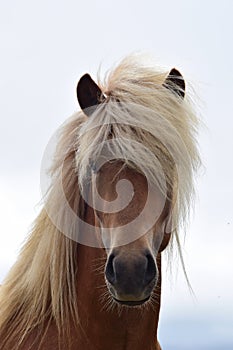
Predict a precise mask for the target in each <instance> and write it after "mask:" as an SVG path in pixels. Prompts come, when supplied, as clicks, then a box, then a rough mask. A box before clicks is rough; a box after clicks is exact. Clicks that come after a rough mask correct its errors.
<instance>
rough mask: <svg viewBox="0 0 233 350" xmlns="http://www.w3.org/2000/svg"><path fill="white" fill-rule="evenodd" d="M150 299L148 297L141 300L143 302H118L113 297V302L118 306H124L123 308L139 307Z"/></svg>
mask: <svg viewBox="0 0 233 350" xmlns="http://www.w3.org/2000/svg"><path fill="white" fill-rule="evenodd" d="M149 299H150V295H149V296H148V297H147V298H145V299H143V300H129V301H127V300H119V299H116V298H114V297H113V300H115V301H116V302H117V303H118V304H120V305H125V306H130V307H135V306H140V305H143V304H144V303H146V302H147V301H148V300H149Z"/></svg>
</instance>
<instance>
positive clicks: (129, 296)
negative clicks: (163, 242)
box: [105, 250, 158, 306]
mask: <svg viewBox="0 0 233 350" xmlns="http://www.w3.org/2000/svg"><path fill="white" fill-rule="evenodd" d="M105 279H106V284H107V286H108V289H109V292H110V294H111V295H112V297H113V299H114V300H115V301H116V302H118V303H119V304H121V305H127V306H138V305H142V304H144V303H145V302H146V301H148V300H149V299H150V296H151V293H152V291H153V289H154V287H155V285H156V283H157V280H158V269H157V265H156V262H155V260H154V258H153V256H152V255H151V253H150V252H148V251H146V252H144V253H140V254H138V253H135V252H133V253H127V254H126V253H122V254H121V253H116V252H114V250H113V251H112V252H111V254H110V255H109V257H108V260H107V263H106V268H105Z"/></svg>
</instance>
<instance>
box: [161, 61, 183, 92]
mask: <svg viewBox="0 0 233 350" xmlns="http://www.w3.org/2000/svg"><path fill="white" fill-rule="evenodd" d="M163 86H164V87H166V88H167V89H169V90H171V91H172V92H174V93H175V94H176V95H178V96H180V97H182V98H184V95H185V81H184V78H183V76H182V74H181V73H180V72H179V71H178V70H177V69H176V68H173V69H172V70H171V71H170V73H169V74H168V76H167V78H166V80H165V82H164V83H163Z"/></svg>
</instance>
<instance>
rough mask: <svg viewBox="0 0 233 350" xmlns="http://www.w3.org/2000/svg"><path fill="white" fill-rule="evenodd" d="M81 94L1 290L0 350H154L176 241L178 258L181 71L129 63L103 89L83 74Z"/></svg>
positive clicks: (191, 162)
mask: <svg viewBox="0 0 233 350" xmlns="http://www.w3.org/2000/svg"><path fill="white" fill-rule="evenodd" d="M77 97H78V101H79V104H80V107H81V111H80V112H78V113H76V114H75V115H74V116H73V117H72V118H71V119H70V120H69V121H68V122H67V123H66V124H65V125H64V126H62V128H61V130H60V134H59V141H58V144H57V147H56V151H55V155H54V157H53V164H52V166H51V168H50V176H51V182H50V186H49V189H48V191H47V193H46V195H45V199H44V201H45V204H44V208H43V209H42V210H41V213H40V214H39V216H38V218H37V219H36V221H35V223H34V226H33V228H32V232H31V234H30V236H29V238H28V240H27V242H26V244H25V246H24V247H23V249H22V251H21V253H20V255H19V257H18V260H17V262H16V263H15V265H14V266H13V267H12V269H11V271H10V272H9V274H8V276H7V277H6V279H5V281H4V282H3V285H2V287H1V289H0V348H1V350H28V349H41V350H53V349H60V350H67V349H69V350H74V349H75V350H77V349H85V350H109V349H111V350H123V349H124V350H126V349H127V350H142V349H143V350H144V349H145V350H155V349H156V350H159V349H161V348H160V345H159V343H158V340H157V328H158V320H159V310H160V295H161V253H162V251H163V250H164V249H165V248H166V247H167V246H168V244H169V246H171V243H172V238H174V239H175V242H176V244H177V246H178V250H179V252H180V254H181V251H180V244H179V235H178V234H179V230H180V229H181V228H182V229H183V228H184V224H185V223H186V222H187V219H188V214H189V208H190V205H191V202H192V198H193V177H194V174H195V171H196V170H197V168H198V166H199V163H200V160H199V154H198V150H197V145H196V131H197V126H198V120H197V118H196V116H195V114H194V112H193V110H192V107H191V103H190V101H189V98H188V97H187V95H186V92H185V81H184V79H183V77H182V75H181V74H180V73H179V71H177V70H176V69H172V70H171V71H170V72H169V73H166V72H165V73H164V72H162V71H158V70H156V69H155V68H154V67H151V66H150V65H143V64H142V62H141V60H140V59H138V58H137V57H136V58H135V57H134V56H130V57H127V58H126V59H124V60H123V61H122V62H121V63H120V64H119V65H118V66H117V67H116V68H115V69H114V70H113V71H112V72H111V73H110V74H109V76H108V77H107V79H106V82H105V84H102V85H101V83H98V85H97V84H96V83H95V82H94V81H93V80H92V78H91V77H90V76H89V75H88V74H85V75H84V76H83V77H82V78H81V79H80V81H79V83H78V86H77ZM170 253H171V251H170V252H169V254H170ZM181 260H182V254H181ZM182 262H183V260H182Z"/></svg>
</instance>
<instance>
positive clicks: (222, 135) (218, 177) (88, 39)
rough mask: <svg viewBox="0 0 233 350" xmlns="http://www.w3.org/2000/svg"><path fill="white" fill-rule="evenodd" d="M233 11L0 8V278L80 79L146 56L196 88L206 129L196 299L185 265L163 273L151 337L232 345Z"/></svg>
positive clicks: (190, 253) (171, 348) (70, 5)
mask: <svg viewBox="0 0 233 350" xmlns="http://www.w3.org/2000/svg"><path fill="white" fill-rule="evenodd" d="M232 14H233V1H231V0H228V1H227V0H222V1H214V0H190V1H188V0H183V1H181V0H176V1H164V0H163V1H162V0H161V1H155V0H154V1H152V0H150V1H149V0H144V1H137V0H134V1H127V2H126V1H123V0H118V1H114V2H113V1H110V0H108V1H106V0H104V1H90V0H86V1H79V0H76V1H71V0H68V1H58V0H57V1H54V0H50V1H45V0H40V1H31V0H30V1H29V0H21V1H16V0H12V1H8V2H7V1H4V2H3V0H1V1H0V47H1V52H0V60H1V61H0V62H1V64H0V93H1V94H0V118H1V124H0V125H1V126H0V142H1V147H0V160H1V163H0V165H1V171H0V213H1V214H0V215H1V217H0V219H1V229H0V282H1V281H2V280H3V278H4V276H5V275H6V273H7V271H8V270H9V268H10V266H11V265H12V264H13V262H14V261H15V259H16V256H17V254H18V251H19V247H20V245H21V244H22V241H23V239H24V238H25V235H26V233H27V232H28V230H29V227H30V223H31V222H32V220H33V219H34V218H35V216H36V214H37V213H38V210H39V205H38V203H39V200H40V187H39V175H40V162H41V158H42V155H43V151H44V149H45V146H46V144H47V142H48V140H49V137H50V136H51V135H52V133H53V132H54V131H55V130H56V128H57V127H58V126H59V125H60V124H61V123H62V122H63V121H64V120H65V119H66V118H67V117H68V116H70V115H71V114H72V113H73V112H74V111H75V110H77V108H78V105H77V102H76V98H75V87H76V83H77V80H78V78H79V77H80V76H81V75H82V74H83V73H85V72H90V73H91V74H92V75H93V77H95V76H96V72H97V69H98V68H99V65H100V63H101V64H102V71H103V72H104V71H105V69H108V68H109V67H111V65H112V64H113V63H115V62H116V61H117V60H119V59H120V58H122V57H123V56H125V55H126V54H128V53H131V52H135V51H138V50H140V51H143V52H149V53H151V54H152V55H153V56H154V58H155V59H156V60H157V62H158V63H160V64H162V65H163V66H165V67H168V68H172V67H177V68H178V69H180V70H181V71H182V73H183V75H184V76H185V77H186V79H188V80H190V81H191V82H192V83H193V84H194V86H195V87H196V91H197V93H198V95H199V96H200V98H201V101H202V102H200V106H201V111H202V116H203V120H204V122H205V124H206V126H207V129H203V130H202V132H201V135H200V149H201V153H202V157H203V161H204V163H205V167H206V169H205V171H202V174H201V177H200V178H199V180H198V182H197V188H198V201H197V205H196V215H195V218H194V219H193V221H192V223H191V226H190V230H189V232H187V239H186V244H185V248H184V257H185V260H186V265H187V270H188V273H189V277H190V280H191V282H192V286H193V289H194V291H195V294H196V299H195V300H194V299H193V298H192V296H191V295H190V293H189V291H188V288H187V286H186V284H185V280H184V277H183V274H182V271H181V269H179V270H178V276H179V277H178V278H177V279H176V277H175V278H172V280H173V282H172V283H170V282H169V279H170V277H165V278H164V283H163V301H162V310H161V318H160V331H159V337H160V340H161V343H162V345H163V349H164V350H194V349H195V350H197V349H198V350H210V349H211V350H230V349H233V300H232V295H233V281H232V279H233V267H232V265H233V260H232V257H233V213H232V207H233V205H232V198H233V186H232V179H233V165H232V151H233V120H232V118H233V113H232V107H233V94H232V90H233V89H232V84H233V70H232V62H233V49H232V34H233V24H232ZM172 265H174V270H173V275H174V274H176V266H177V262H176V261H174V262H172ZM163 275H164V276H165V275H167V276H169V275H168V274H167V273H166V270H165V271H164V274H163Z"/></svg>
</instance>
